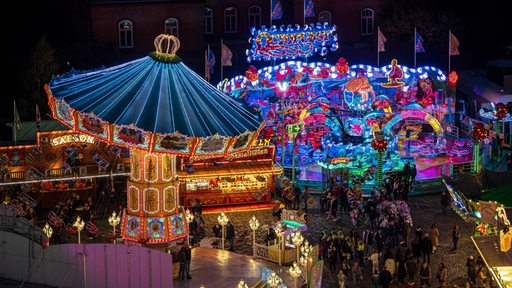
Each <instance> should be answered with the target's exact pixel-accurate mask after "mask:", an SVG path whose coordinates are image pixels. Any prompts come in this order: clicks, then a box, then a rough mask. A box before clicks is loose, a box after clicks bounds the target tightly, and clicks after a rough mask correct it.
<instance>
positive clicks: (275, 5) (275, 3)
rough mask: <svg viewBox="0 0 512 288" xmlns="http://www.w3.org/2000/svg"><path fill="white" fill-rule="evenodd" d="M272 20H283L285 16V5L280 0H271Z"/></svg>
mask: <svg viewBox="0 0 512 288" xmlns="http://www.w3.org/2000/svg"><path fill="white" fill-rule="evenodd" d="M271 8H272V10H271V11H272V20H281V18H283V6H282V5H281V1H279V0H271Z"/></svg>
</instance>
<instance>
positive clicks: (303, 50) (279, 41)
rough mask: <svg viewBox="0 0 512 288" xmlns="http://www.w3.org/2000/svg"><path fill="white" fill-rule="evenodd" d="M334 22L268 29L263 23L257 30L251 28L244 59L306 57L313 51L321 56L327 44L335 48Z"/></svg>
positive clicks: (336, 47) (336, 46) (336, 38)
mask: <svg viewBox="0 0 512 288" xmlns="http://www.w3.org/2000/svg"><path fill="white" fill-rule="evenodd" d="M335 33H336V25H334V26H329V25H328V24H327V23H324V24H320V23H317V24H316V25H315V24H310V25H304V27H302V28H301V27H300V26H299V25H295V28H292V26H291V25H288V27H286V28H284V25H283V26H281V28H279V29H277V28H276V26H272V28H270V29H267V28H266V27H265V26H262V27H261V29H260V30H256V28H252V29H251V35H252V37H251V38H250V39H249V42H250V43H251V49H250V50H247V52H246V54H247V56H248V57H247V62H251V61H252V60H256V61H268V60H279V59H295V58H296V57H309V56H311V55H313V54H315V53H320V55H322V56H324V55H326V54H327V52H328V47H329V46H330V50H331V51H336V50H337V49H338V42H337V41H338V36H337V35H335Z"/></svg>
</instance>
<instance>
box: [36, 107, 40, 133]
mask: <svg viewBox="0 0 512 288" xmlns="http://www.w3.org/2000/svg"><path fill="white" fill-rule="evenodd" d="M36 131H37V132H41V113H40V112H39V105H37V104H36Z"/></svg>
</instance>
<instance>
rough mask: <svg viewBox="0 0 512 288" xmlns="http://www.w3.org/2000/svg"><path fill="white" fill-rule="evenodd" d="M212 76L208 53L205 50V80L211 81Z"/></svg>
mask: <svg viewBox="0 0 512 288" xmlns="http://www.w3.org/2000/svg"><path fill="white" fill-rule="evenodd" d="M210 77H211V75H210V62H209V61H208V51H207V50H206V49H205V50H204V78H205V79H207V80H209V79H210Z"/></svg>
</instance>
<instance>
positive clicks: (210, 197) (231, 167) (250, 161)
mask: <svg viewBox="0 0 512 288" xmlns="http://www.w3.org/2000/svg"><path fill="white" fill-rule="evenodd" d="M274 156H275V147H274V146H262V147H260V146H253V147H252V148H251V149H250V150H248V151H246V152H242V153H238V154H232V155H229V156H227V157H223V158H206V157H192V158H185V157H182V158H180V157H178V159H177V162H178V163H180V165H178V172H177V175H178V179H179V182H180V193H179V195H180V203H181V204H182V205H184V206H186V207H190V206H191V203H192V202H193V201H196V200H199V201H200V202H201V204H202V206H222V205H236V204H251V203H268V202H269V201H270V199H271V193H272V191H274V189H275V181H276V180H275V178H276V177H275V175H278V174H281V173H282V168H281V167H280V166H279V165H278V164H276V163H275V162H274Z"/></svg>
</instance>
